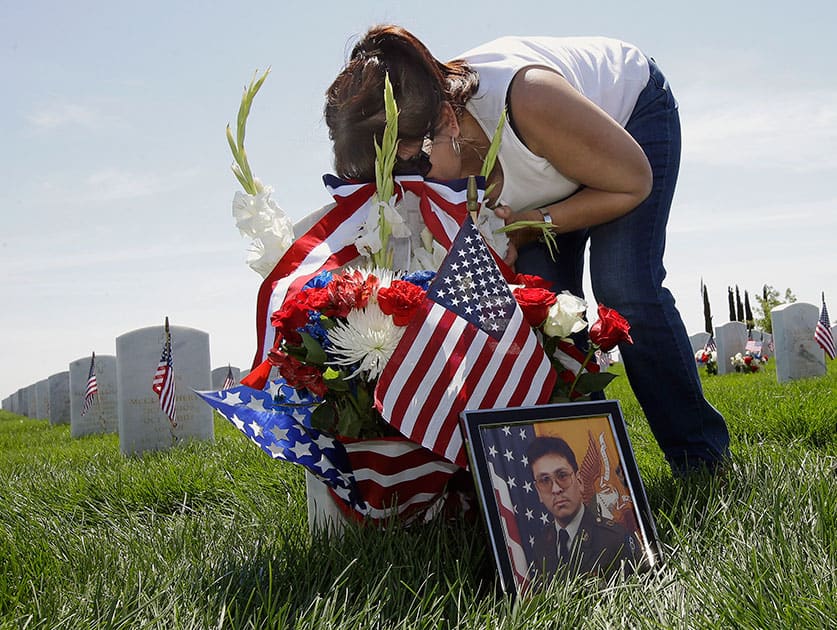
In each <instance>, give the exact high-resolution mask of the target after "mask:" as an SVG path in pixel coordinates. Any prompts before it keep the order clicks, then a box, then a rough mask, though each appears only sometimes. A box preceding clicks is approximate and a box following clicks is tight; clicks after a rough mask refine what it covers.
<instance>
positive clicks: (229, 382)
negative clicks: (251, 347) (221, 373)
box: [221, 365, 235, 391]
mask: <svg viewBox="0 0 837 630" xmlns="http://www.w3.org/2000/svg"><path fill="white" fill-rule="evenodd" d="M233 386H235V377H234V376H233V372H232V367H231V366H229V365H228V366H227V377H226V378H225V379H224V382H223V383H222V385H221V390H222V391H223V390H225V389H230V388H232V387H233Z"/></svg>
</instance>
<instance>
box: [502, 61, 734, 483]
mask: <svg viewBox="0 0 837 630" xmlns="http://www.w3.org/2000/svg"><path fill="white" fill-rule="evenodd" d="M649 65H650V71H651V76H650V79H649V81H648V85H647V86H646V87H645V89H644V90H643V91H642V93H641V94H640V96H639V100H638V101H637V104H636V107H635V108H634V111H633V114H632V115H631V118H630V120H629V121H628V124H627V125H626V127H625V128H626V130H627V131H628V133H630V134H631V136H633V138H634V139H635V140H636V141H637V142H638V143H639V145H640V146H641V147H642V148H643V150H644V151H645V154H646V156H647V157H648V160H649V162H650V163H651V168H652V170H653V174H654V182H653V186H652V190H651V194H650V195H649V196H648V198H647V199H646V200H645V201H643V202H642V203H641V204H640V205H639V206H637V207H636V208H635V209H634V210H632V211H631V212H629V213H628V214H626V215H624V216H622V217H620V218H618V219H616V220H614V221H610V222H609V223H605V224H603V225H597V226H595V227H592V228H589V229H587V230H579V231H577V232H570V233H567V234H560V235H558V249H559V255H558V260H557V261H553V260H552V259H551V258H550V256H549V253H548V252H547V251H546V249H545V246H544V245H542V244H539V243H533V244H531V245H528V246H525V247H522V248H521V250H520V252H519V257H518V260H517V264H516V268H517V270H518V271H519V272H521V273H532V274H537V275H540V276H543V277H545V278H547V279H549V280H552V281H553V283H554V285H553V289H554V290H556V291H561V290H565V289H566V290H569V291H570V292H572V293H573V294H575V295H578V296H582V295H583V289H582V272H583V269H584V248H585V245H586V242H587V240H588V239H589V241H590V278H591V285H592V287H593V293H594V295H595V297H596V300H597V301H598V302H600V303H602V304H604V305H606V306H609V307H610V308H614V309H616V310H617V311H618V312H620V313H621V314H622V315H623V316H624V317H625V318H626V319H627V320H628V322H629V323H630V325H631V337H632V338H633V340H634V343H633V344H620V346H619V351H620V353H621V355H622V357H623V360H624V363H625V371H626V373H627V375H628V380H629V382H630V384H631V387H632V388H633V390H634V393H635V394H636V397H637V400H639V403H640V405H641V406H642V409H643V411H644V412H645V416H646V418H647V419H648V423H649V424H650V425H651V430H652V431H653V433H654V437H655V438H656V439H657V443H658V444H659V445H660V448H661V449H662V450H663V453H664V454H665V456H666V459H667V460H668V462H669V464H670V465H671V467H672V469H673V470H674V472H675V473H682V472H686V471H688V470H690V469H694V468H698V467H701V466H704V465H705V466H707V467H709V468H710V469H714V468H715V467H716V465H717V464H718V463H719V462H721V461H722V460H723V459H725V458H726V457H727V456H728V455H729V433H728V431H727V427H726V423H725V422H724V418H723V416H721V414H720V413H719V412H718V410H717V409H715V408H714V407H713V406H712V405H710V404H709V403H708V402H707V400H706V399H705V398H704V395H703V388H702V387H701V384H700V378H699V377H698V372H697V367H696V365H695V359H694V355H693V353H692V348H691V344H690V342H689V338H688V335H687V333H686V328H685V326H684V325H683V321H682V319H681V318H680V313H679V312H678V311H677V308H676V307H675V305H674V298H673V297H672V295H671V293H670V292H669V291H668V289H666V288H664V287H663V284H662V283H663V279H664V278H665V275H666V271H665V268H664V267H663V252H664V250H665V242H666V223H667V222H668V215H669V211H670V209H671V201H672V197H673V196H674V187H675V184H676V183H677V173H678V170H679V167H680V117H679V114H678V111H677V102H676V101H675V99H674V96H673V95H672V93H671V91H670V89H669V85H668V81H666V78H665V77H664V76H663V74H662V72H660V70H659V68H658V67H657V65H656V64H655V63H654V62H653V60H650V59H649Z"/></svg>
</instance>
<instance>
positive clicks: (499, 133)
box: [480, 108, 506, 197]
mask: <svg viewBox="0 0 837 630" xmlns="http://www.w3.org/2000/svg"><path fill="white" fill-rule="evenodd" d="M505 126H506V109H505V108H503V112H502V113H501V114H500V120H498V121H497V128H496V129H495V130H494V135H493V136H492V137H491V144H490V145H489V147H488V153H486V155H485V159H484V160H483V162H482V168H481V169H480V175H482V176H483V177H484V178H485V179H486V180H488V177H489V176H490V175H491V171H493V170H494V164H495V163H496V161H497V154H498V153H499V152H500V142H501V141H502V140H503V127H505ZM485 195H486V197H487V196H488V191H486V192H485Z"/></svg>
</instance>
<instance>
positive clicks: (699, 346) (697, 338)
mask: <svg viewBox="0 0 837 630" xmlns="http://www.w3.org/2000/svg"><path fill="white" fill-rule="evenodd" d="M689 341H691V342H692V354H697V351H698V350H703V348H704V347H705V346H706V342H707V341H709V333H708V332H699V333H695V334H694V335H691V336H690V337H689Z"/></svg>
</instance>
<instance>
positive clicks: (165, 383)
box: [151, 317, 177, 427]
mask: <svg viewBox="0 0 837 630" xmlns="http://www.w3.org/2000/svg"><path fill="white" fill-rule="evenodd" d="M165 334H166V339H165V341H164V342H163V353H162V354H161V355H160V362H159V363H158V364H157V371H156V372H154V380H152V382H151V390H152V391H153V392H154V393H155V394H157V397H158V398H159V399H160V409H162V410H163V413H164V414H166V416H168V419H169V422H171V426H172V427H177V408H176V402H175V393H174V365H173V363H172V356H171V332H170V331H169V318H168V317H166V324H165Z"/></svg>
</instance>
